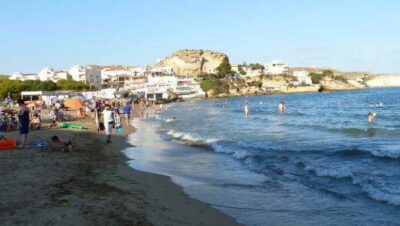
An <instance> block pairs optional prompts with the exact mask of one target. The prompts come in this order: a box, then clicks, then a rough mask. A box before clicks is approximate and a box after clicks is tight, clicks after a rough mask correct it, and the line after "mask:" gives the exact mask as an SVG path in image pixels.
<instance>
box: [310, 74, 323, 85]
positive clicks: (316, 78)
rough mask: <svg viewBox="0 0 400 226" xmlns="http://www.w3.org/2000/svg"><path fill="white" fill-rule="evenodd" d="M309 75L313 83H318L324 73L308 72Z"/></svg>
mask: <svg viewBox="0 0 400 226" xmlns="http://www.w3.org/2000/svg"><path fill="white" fill-rule="evenodd" d="M310 77H311V81H312V83H313V84H318V83H319V82H320V81H321V80H322V78H323V77H325V75H324V74H318V73H314V72H312V73H310Z"/></svg>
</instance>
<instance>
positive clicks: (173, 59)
mask: <svg viewBox="0 0 400 226" xmlns="http://www.w3.org/2000/svg"><path fill="white" fill-rule="evenodd" d="M226 57H228V56H227V55H226V54H224V53H220V52H215V51H211V50H178V51H177V52H175V53H173V54H172V55H171V56H168V57H166V58H164V59H163V60H161V61H160V62H159V63H158V64H157V65H156V66H159V67H170V68H172V69H173V70H174V72H175V74H176V75H178V76H187V75H195V76H198V75H200V74H202V73H214V72H215V69H216V68H217V67H218V66H219V65H220V64H221V62H222V60H223V59H224V58H226Z"/></svg>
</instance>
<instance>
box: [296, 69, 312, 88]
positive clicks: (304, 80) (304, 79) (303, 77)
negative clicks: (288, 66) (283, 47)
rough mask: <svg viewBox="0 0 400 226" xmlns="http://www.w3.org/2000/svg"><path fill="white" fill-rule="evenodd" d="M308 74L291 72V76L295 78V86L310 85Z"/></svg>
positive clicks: (306, 72)
mask: <svg viewBox="0 0 400 226" xmlns="http://www.w3.org/2000/svg"><path fill="white" fill-rule="evenodd" d="M309 75H310V73H309V72H308V71H293V76H294V77H296V78H297V81H296V85H301V84H306V85H312V80H311V77H310V76H309Z"/></svg>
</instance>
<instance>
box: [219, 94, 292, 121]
mask: <svg viewBox="0 0 400 226" xmlns="http://www.w3.org/2000/svg"><path fill="white" fill-rule="evenodd" d="M262 104H263V102H262V101H260V105H262ZM226 105H227V104H226ZM278 111H279V112H280V113H285V111H286V103H285V102H283V101H281V102H279V104H278ZM244 116H245V117H246V118H247V117H248V116H249V102H248V101H247V97H246V98H245V100H244Z"/></svg>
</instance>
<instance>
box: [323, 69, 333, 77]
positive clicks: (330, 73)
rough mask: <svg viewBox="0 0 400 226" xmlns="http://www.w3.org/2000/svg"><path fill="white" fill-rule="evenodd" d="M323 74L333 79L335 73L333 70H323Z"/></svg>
mask: <svg viewBox="0 0 400 226" xmlns="http://www.w3.org/2000/svg"><path fill="white" fill-rule="evenodd" d="M322 74H323V75H324V76H330V77H333V75H334V73H333V71H332V70H329V69H327V70H323V71H322Z"/></svg>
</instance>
